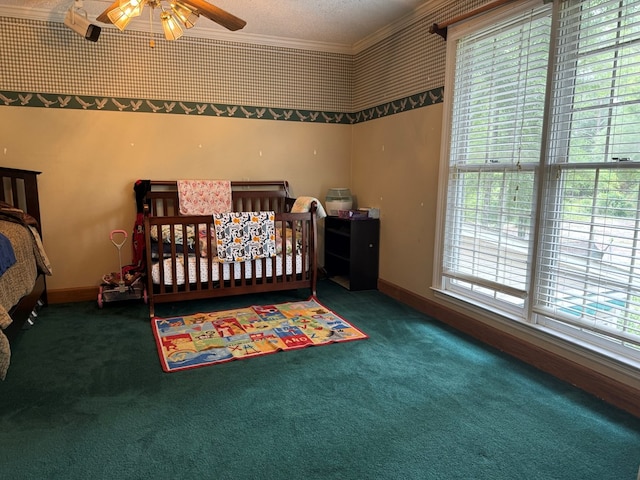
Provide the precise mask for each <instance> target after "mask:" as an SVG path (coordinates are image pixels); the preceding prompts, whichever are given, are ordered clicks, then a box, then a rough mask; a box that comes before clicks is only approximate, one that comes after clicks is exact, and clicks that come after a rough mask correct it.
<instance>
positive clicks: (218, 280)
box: [143, 181, 321, 318]
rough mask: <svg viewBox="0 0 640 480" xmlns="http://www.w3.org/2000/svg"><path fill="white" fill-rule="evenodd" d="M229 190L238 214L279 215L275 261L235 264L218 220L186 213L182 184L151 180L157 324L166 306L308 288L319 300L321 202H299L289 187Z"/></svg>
mask: <svg viewBox="0 0 640 480" xmlns="http://www.w3.org/2000/svg"><path fill="white" fill-rule="evenodd" d="M230 185H231V192H230V194H231V211H232V212H273V213H275V217H274V218H273V228H274V230H275V232H274V233H275V242H274V251H273V252H272V255H269V256H267V257H265V258H255V259H246V260H244V259H243V260H241V261H233V262H232V261H225V260H224V259H221V256H220V252H219V251H217V248H216V242H217V240H219V238H217V237H216V225H215V217H214V216H212V215H190V214H184V213H181V212H180V208H181V207H180V204H179V194H178V182H177V181H150V182H149V187H148V190H149V191H148V192H146V194H145V196H144V206H143V225H144V226H143V231H144V242H145V266H146V276H147V298H148V303H149V314H150V316H151V317H152V318H153V317H154V316H155V305H156V304H158V303H165V302H178V301H184V300H197V299H204V298H212V297H221V296H229V295H240V294H247V293H257V292H273V291H279V290H294V289H301V288H304V289H307V288H308V289H309V290H310V294H311V295H312V296H315V295H316V284H317V252H316V249H317V217H316V214H317V209H318V202H317V200H315V199H313V198H311V197H303V198H304V200H305V201H304V202H302V203H300V202H299V201H298V202H296V199H293V198H290V197H289V185H288V182H286V181H240V182H230ZM298 200H301V199H298ZM300 205H302V206H300ZM320 208H321V206H320ZM218 226H219V225H218ZM218 232H220V230H218Z"/></svg>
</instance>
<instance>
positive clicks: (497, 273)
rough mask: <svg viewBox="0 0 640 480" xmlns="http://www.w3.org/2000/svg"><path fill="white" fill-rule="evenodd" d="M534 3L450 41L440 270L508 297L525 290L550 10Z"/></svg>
mask: <svg viewBox="0 0 640 480" xmlns="http://www.w3.org/2000/svg"><path fill="white" fill-rule="evenodd" d="M550 10H551V9H550V7H549V6H539V7H537V8H534V9H528V10H526V11H525V12H523V13H521V14H519V15H517V16H515V17H512V18H509V19H507V20H504V21H502V22H500V23H499V24H497V25H493V26H492V27H490V28H488V29H484V30H482V31H480V32H478V33H475V34H470V35H466V36H464V37H461V38H459V39H450V40H449V41H451V40H453V41H456V62H455V87H454V89H453V91H454V93H453V98H452V127H451V128H452V133H451V146H450V155H449V172H450V175H449V179H448V199H447V218H446V228H445V236H444V242H443V243H444V245H445V248H444V257H443V275H444V277H445V279H446V282H447V285H448V287H449V288H450V289H462V290H463V291H466V292H467V293H472V292H473V293H474V294H478V295H481V296H488V297H491V298H493V299H496V300H500V301H504V302H507V303H509V304H511V305H520V306H522V304H523V299H524V298H525V297H526V295H527V290H528V284H529V283H528V282H529V280H528V278H529V265H530V242H531V222H532V212H533V208H534V202H535V196H534V188H535V178H536V171H537V167H538V165H539V162H540V152H541V144H540V138H541V133H542V126H543V119H544V95H545V85H546V78H547V66H548V55H549V38H550V24H551V14H550Z"/></svg>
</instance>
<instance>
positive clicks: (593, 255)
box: [534, 0, 640, 345]
mask: <svg viewBox="0 0 640 480" xmlns="http://www.w3.org/2000/svg"><path fill="white" fill-rule="evenodd" d="M557 44H558V47H557V48H556V52H555V59H556V61H555V67H554V75H553V85H552V88H553V99H552V105H551V112H552V116H551V132H552V134H551V142H550V147H549V155H548V165H549V168H548V177H547V179H546V186H545V192H546V194H545V196H544V203H543V220H544V221H543V223H542V225H541V232H542V235H541V240H542V241H541V245H540V249H539V253H540V255H539V259H540V262H539V272H538V278H537V282H536V286H537V288H536V303H535V307H534V309H535V312H537V313H538V314H540V315H539V318H538V322H539V323H543V324H546V325H550V326H557V325H559V324H563V325H566V326H571V327H573V328H574V329H575V333H579V332H583V333H584V332H590V333H591V334H594V335H597V336H600V337H602V338H608V339H610V340H613V341H616V342H619V343H620V344H621V345H640V2H639V1H637V0H634V1H631V0H627V1H625V0H615V1H611V0H609V1H603V0H598V1H596V0H589V1H580V2H579V1H570V2H564V3H563V4H562V8H561V11H560V17H559V32H558V43H557Z"/></svg>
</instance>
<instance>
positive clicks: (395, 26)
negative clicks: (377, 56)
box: [351, 0, 447, 55]
mask: <svg viewBox="0 0 640 480" xmlns="http://www.w3.org/2000/svg"><path fill="white" fill-rule="evenodd" d="M446 2H447V0H429V1H427V2H425V3H423V4H422V5H420V6H419V7H417V8H416V9H415V10H414V11H413V12H411V13H409V14H407V15H405V16H404V17H401V18H399V19H398V20H396V21H395V22H392V23H390V24H389V25H387V26H385V27H382V28H381V29H379V30H377V31H376V32H374V33H372V34H371V35H369V36H367V37H365V38H363V39H362V40H359V41H357V42H356V43H354V44H353V46H352V47H351V53H352V54H354V55H355V54H358V53H360V52H362V51H363V50H366V49H367V48H369V47H372V46H373V45H375V44H377V43H379V42H381V41H383V40H385V39H387V38H389V37H390V36H392V35H394V34H395V33H397V32H399V31H401V30H403V29H404V28H406V27H408V26H410V25H412V24H414V23H415V22H416V21H418V20H422V19H423V18H425V17H427V16H429V15H431V14H433V13H434V12H436V11H437V9H438V7H441V6H443V5H444V4H445V3H446Z"/></svg>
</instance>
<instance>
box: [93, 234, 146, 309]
mask: <svg viewBox="0 0 640 480" xmlns="http://www.w3.org/2000/svg"><path fill="white" fill-rule="evenodd" d="M114 237H116V238H117V237H119V238H118V240H120V241H118V240H117V239H116V238H114ZM127 237H128V235H127V232H125V231H124V230H113V231H112V232H111V234H110V235H109V239H110V240H111V243H113V244H114V245H115V247H116V248H117V249H118V260H119V264H120V271H119V272H111V273H107V274H106V275H103V276H102V285H100V291H99V292H98V306H99V307H100V308H102V307H103V305H104V304H105V303H109V302H121V301H124V300H139V299H141V298H142V299H144V303H147V302H148V300H149V298H148V296H147V288H146V286H145V284H144V275H143V274H142V273H141V271H140V267H139V266H137V265H127V266H125V267H123V266H122V246H123V245H124V244H125V242H126V241H127Z"/></svg>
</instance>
